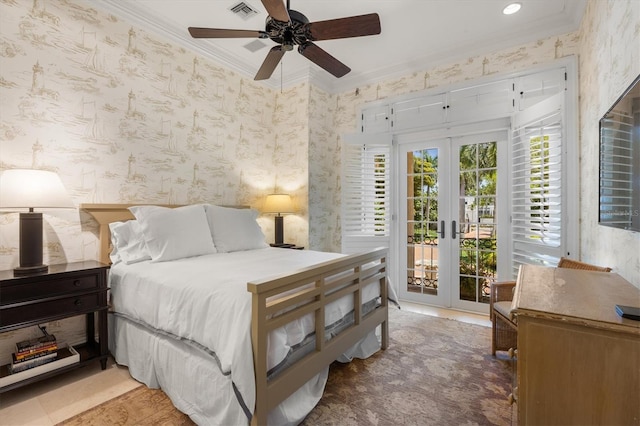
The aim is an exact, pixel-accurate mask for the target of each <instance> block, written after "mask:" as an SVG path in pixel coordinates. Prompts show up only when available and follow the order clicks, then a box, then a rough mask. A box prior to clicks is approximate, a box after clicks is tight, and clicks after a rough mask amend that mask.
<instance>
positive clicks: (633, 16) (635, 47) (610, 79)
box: [579, 0, 640, 288]
mask: <svg viewBox="0 0 640 426" xmlns="http://www.w3.org/2000/svg"><path fill="white" fill-rule="evenodd" d="M580 36H581V44H580V56H579V58H580V63H579V67H580V89H579V91H580V144H581V145H580V164H581V170H580V188H581V191H580V212H581V217H580V234H581V252H582V257H583V258H584V259H585V260H586V261H587V262H593V263H598V264H602V265H607V266H611V267H612V268H614V271H615V272H617V273H619V274H620V275H622V276H623V277H625V278H626V279H627V280H628V281H631V282H632V283H633V284H634V285H635V286H636V287H639V288H640V232H631V231H624V230H620V229H614V228H608V227H605V226H599V225H598V185H599V182H598V174H599V168H598V158H599V152H598V148H599V145H598V144H599V142H598V132H599V130H598V120H599V119H600V117H602V116H603V115H604V113H605V112H607V110H608V109H609V108H610V107H611V105H613V103H614V102H615V100H616V99H617V98H618V97H619V96H620V95H621V94H622V92H623V91H624V90H625V89H626V88H627V87H628V86H629V85H630V84H631V82H632V81H633V79H634V78H636V77H637V76H638V75H639V74H640V1H637V0H626V1H620V0H608V1H596V0H592V1H590V2H589V4H588V6H587V10H586V12H585V17H584V19H583V21H582V25H581V28H580Z"/></svg>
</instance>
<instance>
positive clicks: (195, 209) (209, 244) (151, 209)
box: [129, 204, 216, 262]
mask: <svg viewBox="0 0 640 426" xmlns="http://www.w3.org/2000/svg"><path fill="white" fill-rule="evenodd" d="M129 210H130V211H131V213H133V215H134V216H135V217H136V219H138V221H139V222H140V225H141V227H142V233H143V235H144V240H145V242H146V244H147V249H148V250H149V254H150V255H151V259H152V261H153V262H163V261H166V260H175V259H182V258H183V257H193V256H201V255H204V254H211V253H215V252H216V247H215V246H214V245H213V240H212V239H211V231H209V224H208V222H207V215H206V213H205V210H204V206H203V205H201V204H199V205H191V206H184V207H177V208H175V209H171V208H167V207H159V206H134V207H129Z"/></svg>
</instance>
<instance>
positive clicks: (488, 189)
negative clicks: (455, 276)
mask: <svg viewBox="0 0 640 426" xmlns="http://www.w3.org/2000/svg"><path fill="white" fill-rule="evenodd" d="M459 154H460V157H459V158H460V181H459V185H460V188H459V199H458V204H459V222H458V223H459V237H460V238H459V241H460V247H459V248H460V251H459V253H460V256H459V261H460V270H459V276H460V279H459V286H460V287H459V290H460V299H461V300H467V301H472V302H480V303H488V302H489V285H490V282H491V281H492V280H493V279H494V278H495V276H496V271H497V256H496V254H497V244H496V232H495V229H496V226H497V223H496V216H495V212H496V202H497V199H496V190H497V188H496V184H497V143H496V142H488V143H480V144H470V145H463V146H461V147H460V153H459Z"/></svg>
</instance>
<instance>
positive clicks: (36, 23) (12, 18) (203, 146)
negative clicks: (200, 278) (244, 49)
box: [0, 0, 309, 269]
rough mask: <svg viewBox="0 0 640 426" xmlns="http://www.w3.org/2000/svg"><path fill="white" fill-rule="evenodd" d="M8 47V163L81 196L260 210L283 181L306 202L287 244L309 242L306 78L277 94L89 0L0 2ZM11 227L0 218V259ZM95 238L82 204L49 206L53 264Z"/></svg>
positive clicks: (3, 127) (2, 51)
mask: <svg viewBox="0 0 640 426" xmlns="http://www.w3.org/2000/svg"><path fill="white" fill-rule="evenodd" d="M0 55H1V56H0V60H1V63H0V64H1V65H0V98H1V99H2V103H1V105H0V153H1V159H0V169H6V168H17V167H22V168H31V167H33V168H42V169H48V170H53V171H56V172H57V173H58V174H59V175H60V176H61V179H62V181H63V182H64V184H65V186H66V188H67V190H68V191H69V193H70V194H71V196H72V198H73V200H74V202H75V203H76V204H80V203H102V202H114V203H117V202H127V203H128V202H140V201H146V202H159V203H178V204H184V203H193V202H200V201H203V202H211V203H218V204H226V205H232V204H243V205H251V206H252V207H255V208H258V209H259V208H260V207H261V205H262V201H263V197H264V196H265V195H266V194H267V193H270V192H273V191H274V190H277V191H282V190H286V191H289V192H291V193H292V195H293V196H294V199H295V200H296V202H297V203H298V204H299V205H300V206H303V207H302V209H301V211H300V214H299V215H296V216H292V217H291V218H287V224H286V226H287V228H286V232H287V235H288V236H289V237H290V238H289V240H291V241H293V242H295V243H298V244H301V245H307V244H308V236H307V235H308V223H307V220H306V217H307V216H306V215H307V208H306V206H307V186H308V165H307V162H308V160H307V158H308V152H307V146H308V144H309V142H308V138H309V130H308V127H309V124H308V122H309V115H308V112H307V107H306V106H307V105H308V103H309V101H308V98H309V89H308V86H307V85H300V86H297V87H294V88H290V89H288V90H286V91H284V92H282V93H279V92H278V93H276V92H275V91H273V90H271V89H268V88H266V87H264V86H262V85H260V84H258V83H255V82H254V81H253V80H250V79H247V78H244V77H241V76H239V75H238V74H236V73H234V72H232V71H229V70H227V69H224V68H222V67H219V66H217V65H216V64H215V63H213V62H210V61H208V60H205V59H203V58H202V57H199V56H197V55H196V54H194V53H191V52H189V51H187V50H185V49H184V48H181V47H178V46H175V45H172V44H170V43H167V42H165V41H163V40H161V39H158V38H156V37H155V36H152V35H150V34H148V33H146V32H145V31H143V30H141V29H139V28H136V27H132V26H131V25H129V24H128V23H126V22H122V21H120V20H119V19H118V18H116V17H114V16H112V15H108V14H104V13H101V12H100V11H98V10H96V9H94V8H93V7H91V3H90V2H88V1H81V0H78V1H66V0H60V1H59V0H56V1H51V0H2V2H0ZM260 223H261V225H262V226H263V229H264V231H265V234H266V235H267V237H268V238H267V240H268V241H271V240H272V238H273V236H272V235H273V219H272V217H270V216H265V217H262V218H261V219H260ZM17 225H18V224H17V214H14V213H11V214H8V213H3V214H1V215H0V268H1V269H8V268H12V267H14V266H15V265H16V264H17V233H18V226H17ZM95 234H96V230H95V228H94V224H93V222H92V221H91V220H90V219H89V218H87V217H86V215H84V214H83V213H81V212H79V211H78V210H58V211H53V210H51V211H46V212H45V244H46V246H47V247H46V249H45V262H49V263H60V262H65V261H74V260H81V259H84V258H94V257H95V252H96V247H97V244H96V236H95Z"/></svg>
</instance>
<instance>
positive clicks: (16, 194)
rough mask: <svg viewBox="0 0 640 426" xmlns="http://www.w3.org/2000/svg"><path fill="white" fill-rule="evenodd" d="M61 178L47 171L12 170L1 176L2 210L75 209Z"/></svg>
mask: <svg viewBox="0 0 640 426" xmlns="http://www.w3.org/2000/svg"><path fill="white" fill-rule="evenodd" d="M74 207H75V206H74V205H73V201H71V197H70V196H69V194H68V193H67V191H66V189H65V188H64V185H63V184H62V181H61V180H60V177H59V176H58V175H57V174H56V173H54V172H50V171H47V170H30V169H10V170H5V171H4V172H2V174H1V175H0V208H74Z"/></svg>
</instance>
